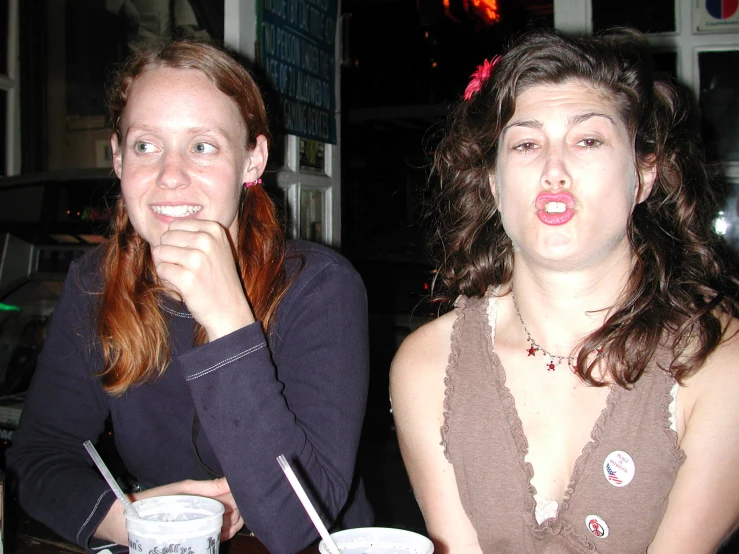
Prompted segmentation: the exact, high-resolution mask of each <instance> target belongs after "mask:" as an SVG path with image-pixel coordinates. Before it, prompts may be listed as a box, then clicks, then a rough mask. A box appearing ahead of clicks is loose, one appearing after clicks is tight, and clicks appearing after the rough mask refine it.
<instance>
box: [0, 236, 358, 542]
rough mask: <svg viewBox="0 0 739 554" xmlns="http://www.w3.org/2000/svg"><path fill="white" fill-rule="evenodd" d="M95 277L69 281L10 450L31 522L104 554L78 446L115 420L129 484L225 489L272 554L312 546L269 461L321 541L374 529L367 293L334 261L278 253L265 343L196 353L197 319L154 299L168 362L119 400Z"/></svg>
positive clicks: (312, 254)
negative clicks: (107, 385)
mask: <svg viewBox="0 0 739 554" xmlns="http://www.w3.org/2000/svg"><path fill="white" fill-rule="evenodd" d="M100 263H101V250H100V249H97V250H94V251H92V252H90V253H88V254H86V255H85V256H83V257H82V258H80V260H78V261H77V262H75V263H74V264H73V265H72V267H71V269H70V272H69V274H68V276H67V279H66V281H65V284H64V288H63V291H62V294H61V297H60V299H59V302H58V304H57V306H56V308H55V311H54V314H53V316H52V320H51V322H50V324H49V330H48V335H47V338H46V340H45V343H44V347H43V351H42V353H41V355H40V358H39V363H38V366H37V369H36V373H35V375H34V378H33V382H32V384H31V388H30V389H29V393H28V397H27V400H26V403H25V406H24V410H23V414H22V417H21V422H20V425H19V428H18V430H17V431H16V433H15V434H14V436H13V440H14V443H13V446H12V448H11V449H10V450H9V451H8V457H7V464H8V467H9V469H10V470H11V471H13V472H14V473H15V474H16V475H17V478H18V482H19V489H18V493H19V499H20V502H21V505H22V506H23V507H24V509H25V510H26V511H27V512H28V513H29V514H30V515H31V516H33V517H35V518H36V519H38V520H39V521H41V522H43V523H45V524H46V525H47V526H49V527H50V528H52V529H54V530H55V531H57V532H58V533H59V534H60V535H62V536H63V537H65V538H67V539H68V540H71V541H73V542H76V543H77V544H79V545H81V546H83V547H84V548H88V549H89V550H91V551H95V550H97V549H101V548H105V547H110V545H106V544H103V542H102V541H99V540H97V539H95V538H93V537H92V535H93V533H94V532H95V530H96V529H97V527H98V525H99V523H100V522H101V520H102V519H103V518H104V517H105V515H106V514H107V512H108V510H109V509H110V506H111V505H112V503H113V501H114V500H115V498H114V496H113V494H112V493H111V492H110V491H109V489H108V486H107V485H106V483H105V481H104V480H103V479H102V477H101V476H100V474H99V473H98V471H97V470H96V469H95V468H94V467H93V466H92V462H91V460H90V459H89V456H88V455H87V453H86V451H85V449H84V448H83V446H82V443H83V442H84V441H85V440H88V439H89V440H92V441H93V442H95V441H96V440H97V439H98V437H99V436H100V434H101V432H102V431H103V428H104V424H105V421H106V419H107V418H108V417H110V418H111V420H112V423H113V430H114V437H115V442H116V447H117V449H118V452H119V454H120V456H121V458H122V460H123V462H124V464H125V466H126V469H127V470H128V471H129V472H130V473H131V474H132V475H133V476H134V477H135V479H136V480H137V481H138V482H139V483H141V484H142V485H143V486H144V487H147V488H148V487H154V486H158V485H164V484H167V483H172V482H176V481H181V480H184V479H207V478H211V477H212V476H213V473H215V474H218V475H225V476H226V478H227V479H228V482H229V485H230V487H231V491H232V493H233V496H234V498H235V500H236V503H237V505H238V507H239V510H240V512H241V514H242V516H243V518H244V521H245V523H246V525H247V526H248V528H249V529H250V530H251V531H252V532H253V533H254V534H255V535H256V536H257V537H258V538H259V539H260V540H261V541H262V542H263V543H264V544H265V545H266V546H267V548H268V549H269V551H270V552H273V553H276V554H281V553H285V554H288V553H290V554H291V553H294V552H297V551H299V550H300V549H302V548H304V547H305V546H307V545H308V544H310V543H311V542H313V541H314V540H315V539H316V538H317V533H316V531H315V529H314V527H313V525H312V523H311V522H310V520H309V519H308V517H307V515H306V514H305V511H304V510H303V507H302V506H301V504H300V502H299V501H298V499H297V497H296V496H295V493H294V492H293V490H292V488H291V487H290V484H289V482H288V481H287V480H286V478H285V476H284V474H283V473H282V470H281V469H280V467H279V465H278V464H277V462H276V458H277V456H278V455H279V454H284V455H285V456H286V457H287V458H288V460H291V462H292V464H293V466H294V467H297V468H298V473H299V474H301V475H302V476H303V477H304V481H307V483H306V484H307V488H308V489H309V490H311V491H313V492H312V496H313V498H314V499H315V501H316V503H317V505H318V506H320V507H321V509H322V511H323V515H324V519H325V520H326V522H327V524H328V525H329V526H331V525H335V524H337V523H339V524H343V525H344V526H346V527H356V526H364V525H369V524H370V523H371V520H372V512H371V508H370V507H369V504H368V503H367V500H366V497H365V496H364V492H363V490H362V488H361V485H359V486H357V481H356V480H355V479H354V464H355V458H356V453H357V448H358V444H359V436H360V431H361V427H362V420H363V416H364V411H365V405H366V398H367V386H368V376H369V354H368V331H367V307H366V294H365V290H364V286H363V284H362V281H361V278H360V277H359V275H358V274H357V272H356V271H355V270H354V269H353V268H352V266H351V265H350V264H349V263H348V262H347V261H346V260H345V259H344V258H342V257H341V256H340V255H338V254H336V253H335V252H333V251H332V250H329V249H328V248H325V247H322V246H319V245H316V244H312V243H307V242H302V241H294V242H291V243H289V248H288V259H287V261H286V271H287V277H288V282H290V281H291V284H290V287H289V289H288V291H287V293H286V294H285V296H284V297H283V299H282V301H281V302H280V304H279V306H278V309H277V311H276V314H275V318H276V319H275V320H274V323H273V325H272V328H271V329H270V332H269V334H268V335H265V333H264V331H263V329H262V326H261V324H260V323H259V322H257V323H254V324H252V325H248V326H246V327H244V328H242V329H239V330H237V331H234V332H233V333H231V334H229V335H226V336H224V337H222V338H219V339H217V340H215V341H213V342H210V343H207V344H203V345H201V346H197V347H194V346H193V329H194V325H195V322H194V320H193V317H192V316H191V315H190V313H189V312H188V311H187V309H186V307H185V306H184V304H181V303H179V302H176V301H174V300H172V299H169V298H166V299H163V300H162V302H161V306H162V309H163V310H164V311H165V312H168V314H169V315H170V316H171V317H170V320H169V331H170V341H171V348H172V359H171V363H170V365H169V367H168V368H167V370H166V371H165V373H164V375H163V377H161V378H160V379H158V380H156V381H154V382H151V383H147V384H143V385H139V386H135V387H132V388H130V389H129V390H127V391H126V392H125V393H124V394H123V395H122V396H120V397H112V396H110V395H109V394H107V393H106V392H105V391H104V390H103V388H102V386H101V384H100V382H99V379H98V378H97V377H96V375H97V374H99V373H100V371H101V370H102V369H103V366H102V358H101V355H100V349H99V345H98V341H97V339H96V332H95V331H96V327H95V324H96V321H95V314H96V293H97V292H98V291H100V290H101V287H102V279H101V275H100ZM195 416H197V420H199V427H200V432H199V433H197V434H196V437H197V438H196V439H195V447H193V426H194V425H193V424H194V419H195ZM196 423H197V421H196ZM198 458H199V459H198ZM203 466H206V467H205V468H204V467H203ZM208 470H210V471H211V472H212V473H209V471H208ZM353 484H354V486H353ZM339 520H341V521H339Z"/></svg>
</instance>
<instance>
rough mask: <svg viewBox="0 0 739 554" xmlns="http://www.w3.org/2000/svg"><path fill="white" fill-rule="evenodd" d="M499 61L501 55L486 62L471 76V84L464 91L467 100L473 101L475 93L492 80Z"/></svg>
mask: <svg viewBox="0 0 739 554" xmlns="http://www.w3.org/2000/svg"><path fill="white" fill-rule="evenodd" d="M499 61H500V56H499V55H498V56H493V57H492V58H490V60H485V61H484V62H483V64H482V65H478V66H477V69H476V70H475V72H474V73H473V74H472V75H470V82H469V84H468V85H467V88H466V89H464V99H465V100H470V99H472V97H473V96H474V95H475V93H476V92H478V91H479V90H480V89H481V88H482V85H484V84H485V81H487V80H488V78H490V74H491V73H492V72H493V69H495V66H496V65H498V62H499Z"/></svg>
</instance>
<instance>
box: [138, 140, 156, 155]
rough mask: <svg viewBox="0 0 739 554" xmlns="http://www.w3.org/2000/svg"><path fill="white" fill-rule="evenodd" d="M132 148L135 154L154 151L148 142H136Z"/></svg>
mask: <svg viewBox="0 0 739 554" xmlns="http://www.w3.org/2000/svg"><path fill="white" fill-rule="evenodd" d="M133 149H134V150H135V151H136V153H137V154H148V153H150V152H153V151H154V145H153V144H151V143H150V142H136V143H134V145H133Z"/></svg>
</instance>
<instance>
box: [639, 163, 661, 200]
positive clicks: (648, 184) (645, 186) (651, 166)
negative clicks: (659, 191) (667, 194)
mask: <svg viewBox="0 0 739 554" xmlns="http://www.w3.org/2000/svg"><path fill="white" fill-rule="evenodd" d="M639 166H640V167H639V183H638V184H637V190H636V203H637V204H641V203H642V202H644V201H645V200H646V199H647V198H649V195H650V194H651V193H652V187H654V182H655V181H656V180H657V159H656V157H655V156H654V155H651V156H648V157H647V158H646V159H645V160H644V162H643V163H641V164H639Z"/></svg>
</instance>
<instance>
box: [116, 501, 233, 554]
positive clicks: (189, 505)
mask: <svg viewBox="0 0 739 554" xmlns="http://www.w3.org/2000/svg"><path fill="white" fill-rule="evenodd" d="M133 506H134V508H136V511H137V512H138V514H139V517H134V516H129V515H128V514H126V530H127V531H128V551H129V553H131V554H142V553H143V554H218V546H219V544H220V536H221V527H222V525H223V512H224V507H223V504H221V503H220V502H218V500H214V499H212V498H206V497H203V496H189V495H172V496H155V497H153V498H145V499H144V500H137V501H136V502H134V503H133Z"/></svg>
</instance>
